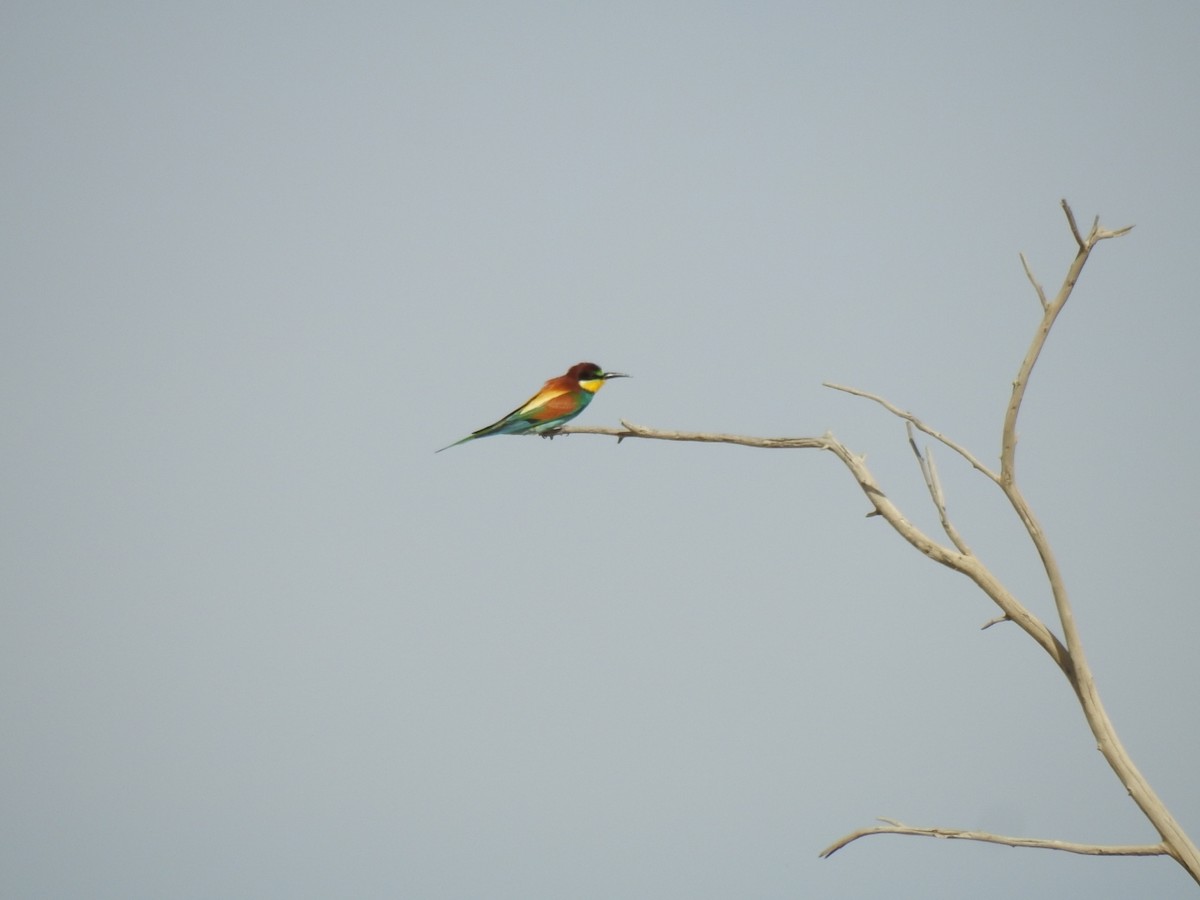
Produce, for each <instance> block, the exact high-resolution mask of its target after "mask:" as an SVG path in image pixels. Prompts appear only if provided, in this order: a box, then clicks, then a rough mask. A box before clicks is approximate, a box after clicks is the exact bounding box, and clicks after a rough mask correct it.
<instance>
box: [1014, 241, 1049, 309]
mask: <svg viewBox="0 0 1200 900" xmlns="http://www.w3.org/2000/svg"><path fill="white" fill-rule="evenodd" d="M1021 265H1022V267H1024V269H1025V277H1026V278H1028V279H1029V283H1030V284H1032V285H1033V289H1034V290H1035V291H1037V295H1038V300H1040V301H1041V304H1042V310H1043V311H1045V309H1046V307H1047V306H1049V305H1050V303H1049V302H1048V301H1047V300H1046V291H1045V290H1044V289H1043V288H1042V286H1041V284H1040V283H1039V282H1038V280H1037V279H1036V278H1034V277H1033V270H1032V269H1030V268H1029V260H1027V259H1026V258H1025V254H1024V253H1022V254H1021Z"/></svg>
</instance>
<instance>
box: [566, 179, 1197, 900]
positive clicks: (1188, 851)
mask: <svg viewBox="0 0 1200 900" xmlns="http://www.w3.org/2000/svg"><path fill="white" fill-rule="evenodd" d="M1062 208H1063V212H1064V213H1065V214H1066V217H1067V223H1068V225H1069V227H1070V229H1071V234H1072V236H1073V237H1074V239H1075V243H1076V246H1077V248H1078V249H1077V253H1076V255H1075V259H1074V261H1073V262H1072V263H1071V265H1070V267H1069V268H1068V270H1067V274H1066V276H1065V277H1064V279H1063V282H1062V285H1061V287H1060V288H1059V290H1058V293H1057V294H1056V295H1055V297H1054V299H1053V300H1048V299H1047V297H1046V293H1045V291H1044V290H1043V289H1042V286H1041V285H1040V283H1039V282H1038V280H1037V279H1036V277H1034V275H1033V271H1032V269H1031V268H1030V266H1029V263H1028V261H1027V260H1026V259H1025V257H1024V255H1023V254H1022V256H1021V263H1022V266H1023V268H1024V270H1025V275H1026V277H1027V278H1028V279H1029V282H1030V284H1031V285H1032V286H1033V288H1034V290H1035V292H1036V293H1037V296H1038V300H1039V302H1040V304H1041V307H1042V318H1041V321H1040V323H1039V324H1038V327H1037V329H1036V330H1035V332H1034V336H1033V339H1032V341H1031V343H1030V346H1029V348H1028V350H1027V352H1026V354H1025V357H1024V359H1023V360H1022V362H1021V366H1020V369H1019V371H1018V372H1017V377H1016V379H1015V380H1014V381H1013V386H1012V396H1011V398H1010V400H1009V403H1008V407H1007V409H1006V411H1005V416H1004V425H1003V428H1002V430H1001V449H1000V469H999V471H998V472H997V471H994V470H992V469H990V468H989V467H987V466H985V465H984V464H983V463H982V462H980V460H979V459H978V458H977V457H976V456H975V455H974V454H972V453H971V452H970V451H969V450H967V449H966V448H965V447H963V446H962V445H960V444H958V443H957V442H955V441H953V440H952V439H950V438H948V437H946V436H945V435H944V434H942V433H941V432H939V431H936V430H934V429H933V428H931V427H929V426H928V425H926V424H925V423H924V422H923V421H921V419H919V418H918V417H917V416H915V415H914V414H912V413H910V412H906V411H904V410H902V409H901V408H899V407H897V406H895V405H894V404H892V403H890V402H889V401H887V400H885V399H883V398H882V397H880V396H878V395H876V394H871V393H868V392H866V391H862V390H859V389H857V388H850V387H845V386H842V385H836V384H827V385H826V386H827V387H830V388H833V389H834V390H838V391H843V392H845V393H849V394H853V395H855V396H858V397H863V398H865V399H868V400H872V401H874V402H875V403H878V404H879V405H881V406H883V407H884V408H885V409H886V410H888V412H890V413H892V414H893V415H895V416H898V417H899V418H901V419H903V420H904V421H905V423H906V428H907V429H908V434H909V442H910V444H911V445H912V447H913V451H914V453H916V456H917V459H918V464H919V465H920V467H921V473H922V477H923V478H924V480H925V484H926V486H927V488H928V489H929V493H930V499H931V500H932V502H933V504H934V507H935V508H936V509H937V511H938V516H939V518H940V520H941V524H942V528H943V530H944V531H945V532H946V535H947V537H948V538H949V539H950V544H951V545H950V546H947V545H944V544H941V543H939V542H938V541H935V540H934V539H933V538H931V537H930V536H929V535H927V534H925V533H924V532H923V531H921V530H920V529H919V528H917V527H916V526H915V525H914V524H913V523H912V522H910V521H909V520H908V519H907V518H906V517H905V516H904V515H903V514H902V513H901V511H900V510H899V509H898V508H897V507H896V506H895V504H893V503H892V501H891V500H890V499H889V498H888V496H887V494H886V493H885V492H884V491H883V489H882V488H881V487H880V486H879V484H878V483H877V482H876V480H875V477H874V476H873V475H872V473H871V471H870V470H869V469H868V468H867V465H866V462H865V459H864V457H862V456H859V455H856V454H854V453H852V452H851V451H850V450H849V448H847V447H846V446H845V445H844V444H842V443H841V442H840V441H838V440H837V439H836V438H834V437H833V435H832V434H828V433H827V434H825V435H824V436H822V437H774V438H759V437H747V436H742V435H733V434H711V433H705V432H683V431H662V430H659V429H655V428H648V427H646V426H642V425H634V424H632V423H630V422H627V421H624V420H622V422H621V425H622V427H621V428H619V429H618V428H604V427H568V428H564V429H562V431H561V432H560V433H563V434H600V435H610V436H612V437H615V438H617V441H618V442H620V441H622V440H624V439H626V438H638V439H644V440H666V441H696V442H703V443H724V444H736V445H740V446H745V447H756V448H765V449H807V450H825V451H827V452H829V453H831V454H833V455H834V456H835V457H837V459H838V460H839V461H840V462H841V463H842V464H843V465H844V466H845V467H846V469H847V470H848V471H849V472H850V474H851V476H852V477H853V478H854V480H855V481H856V482H857V483H858V486H859V488H860V489H861V490H862V492H863V494H864V495H865V496H866V498H867V501H868V503H870V504H871V507H872V509H871V512H869V513H868V515H871V516H879V517H881V518H883V519H885V520H886V521H887V523H888V524H889V525H890V526H891V527H892V528H893V529H894V530H895V531H896V533H897V534H899V535H900V536H901V537H902V538H904V540H906V541H907V542H908V543H909V544H911V545H912V546H913V547H915V548H916V549H917V550H919V551H920V552H921V553H922V554H924V555H925V556H927V557H929V558H930V559H932V560H933V561H934V562H937V563H939V564H941V565H943V566H946V567H947V568H950V569H953V570H954V571H956V572H960V573H962V574H963V575H965V576H967V577H968V578H969V579H971V581H973V582H974V583H975V584H976V585H977V586H978V587H979V588H980V589H981V590H982V591H983V592H984V593H985V594H986V595H987V596H988V597H989V598H990V599H991V600H992V602H994V603H995V604H996V606H998V607H999V608H1000V611H1001V615H1000V616H998V617H996V618H994V619H992V620H991V621H989V622H988V623H986V624H985V625H984V626H983V627H984V628H988V627H990V626H991V625H994V624H996V623H997V622H1003V621H1011V622H1014V623H1016V624H1017V625H1018V626H1019V627H1020V628H1021V629H1022V630H1023V631H1024V632H1025V633H1026V634H1028V635H1029V636H1030V637H1031V638H1032V639H1033V640H1034V641H1036V642H1037V644H1038V645H1039V646H1040V647H1041V648H1042V649H1043V650H1045V651H1046V653H1047V654H1048V655H1049V656H1050V658H1051V659H1052V660H1053V661H1054V663H1055V665H1057V666H1058V668H1059V669H1060V670H1061V671H1062V673H1063V675H1064V676H1065V677H1066V679H1067V681H1068V682H1069V683H1070V685H1071V688H1072V690H1073V691H1074V692H1075V695H1076V697H1077V698H1078V701H1079V704H1080V706H1081V708H1082V709H1083V713H1084V717H1085V718H1086V720H1087V723H1088V726H1089V728H1090V729H1091V731H1092V734H1093V735H1094V736H1095V738H1096V742H1097V746H1098V749H1099V750H1100V752H1101V753H1102V754H1103V755H1104V758H1105V760H1107V762H1108V764H1109V766H1110V767H1111V768H1112V770H1113V772H1114V774H1116V776H1117V778H1118V779H1119V780H1120V782H1121V784H1122V785H1123V786H1124V787H1125V788H1126V789H1127V791H1128V792H1129V795H1130V796H1131V797H1132V798H1133V801H1134V802H1135V803H1136V804H1137V806H1138V808H1139V809H1141V810H1142V812H1143V814H1144V815H1145V816H1146V818H1147V819H1149V820H1150V822H1151V824H1152V825H1153V826H1154V828H1155V830H1156V831H1157V832H1158V834H1159V836H1160V837H1161V838H1162V842H1161V843H1159V844H1147V845H1122V846H1105V845H1092V844H1074V843H1069V842H1064V841H1050V840H1038V839H1032V838H1015V837H1005V836H1002V835H993V834H988V833H987V832H974V831H958V830H954V829H944V828H914V827H910V826H906V825H902V824H901V823H898V822H891V821H890V820H884V821H888V822H889V825H887V826H878V827H874V828H867V829H862V830H860V831H856V832H854V833H852V834H850V835H847V836H845V837H843V838H841V839H839V840H838V841H837V842H835V843H834V844H833V845H831V846H830V847H829V848H827V849H826V850H825V851H823V853H822V855H823V856H828V855H829V854H831V853H833V852H835V851H836V850H838V849H839V848H841V847H844V846H845V845H846V844H848V843H850V842H851V841H854V840H857V839H858V838H860V837H864V836H866V835H869V834H918V835H925V836H932V837H942V838H952V839H957V840H976V841H986V842H990V843H998V844H1007V845H1009V846H1020V847H1042V848H1045V849H1054V850H1063V851H1066V852H1071V853H1086V854H1092V855H1120V856H1161V855H1169V856H1171V857H1172V858H1173V859H1175V860H1176V861H1177V862H1179V864H1180V865H1182V866H1183V867H1184V868H1185V869H1186V870H1187V872H1188V874H1190V875H1191V876H1192V878H1193V879H1194V880H1195V881H1196V882H1197V883H1200V851H1198V850H1197V848H1196V845H1195V844H1194V843H1192V841H1191V839H1190V838H1189V837H1188V835H1187V834H1186V833H1185V832H1184V831H1183V829H1182V828H1180V826H1179V824H1178V823H1177V822H1176V821H1175V819H1174V817H1173V816H1172V815H1171V813H1170V811H1169V810H1168V809H1167V807H1166V805H1165V804H1164V803H1163V802H1162V800H1161V799H1160V798H1159V797H1158V795H1157V794H1155V793H1154V791H1153V790H1152V789H1151V787H1150V785H1149V783H1148V782H1147V781H1146V779H1145V777H1144V776H1143V775H1142V774H1141V772H1140V771H1139V770H1138V769H1137V767H1136V766H1135V765H1134V763H1133V761H1132V759H1131V758H1130V757H1129V754H1128V752H1127V751H1126V750H1125V747H1124V745H1123V744H1122V743H1121V742H1120V740H1119V739H1118V737H1117V733H1116V730H1115V728H1114V727H1113V724H1112V722H1111V720H1110V719H1109V717H1108V714H1107V713H1106V712H1105V711H1104V707H1103V705H1102V704H1101V702H1100V696H1099V693H1098V692H1097V690H1096V685H1095V681H1094V679H1093V676H1092V672H1091V669H1090V667H1089V666H1088V664H1087V660H1086V658H1085V656H1084V652H1083V645H1082V642H1081V641H1080V637H1079V632H1078V628H1077V626H1076V623H1075V617H1074V613H1073V611H1072V609H1071V604H1070V601H1069V598H1068V595H1067V590H1066V585H1065V581H1064V579H1063V576H1062V572H1061V571H1060V569H1059V567H1058V562H1057V560H1056V559H1055V556H1054V553H1053V550H1052V549H1051V547H1050V543H1049V540H1048V539H1047V537H1046V535H1045V532H1044V531H1043V530H1042V527H1041V525H1040V524H1039V522H1038V520H1037V518H1036V517H1035V515H1034V513H1033V510H1032V509H1031V507H1030V506H1029V503H1028V502H1027V501H1026V499H1025V497H1024V495H1023V494H1022V493H1021V491H1020V489H1019V488H1018V486H1017V480H1016V450H1017V419H1018V416H1019V414H1020V410H1021V404H1022V402H1023V400H1024V397H1025V391H1026V389H1027V388H1028V386H1029V380H1030V376H1031V375H1032V373H1033V369H1034V366H1035V365H1036V364H1037V361H1038V359H1039V357H1040V356H1041V353H1042V349H1043V348H1044V347H1045V344H1046V339H1047V337H1048V336H1049V334H1050V329H1051V328H1052V327H1053V325H1054V323H1055V321H1057V319H1058V316H1059V313H1061V312H1062V309H1063V307H1064V306H1065V305H1066V302H1067V300H1068V299H1070V296H1071V293H1072V291H1073V290H1074V287H1075V284H1076V282H1077V281H1078V279H1079V275H1080V273H1081V272H1082V271H1083V267H1084V264H1085V263H1086V262H1087V260H1088V258H1089V256H1090V255H1091V252H1092V250H1093V249H1094V248H1095V246H1096V244H1098V243H1099V242H1100V241H1104V240H1108V239H1110V238H1115V237H1120V236H1121V235H1123V234H1126V233H1128V232H1129V231H1130V229H1131V228H1132V226H1129V227H1126V228H1119V229H1117V230H1115V231H1109V230H1105V229H1102V228H1100V224H1099V219H1098V218H1097V219H1096V220H1094V221H1093V223H1092V227H1091V229H1090V230H1089V231H1088V233H1087V235H1084V234H1082V233H1081V232H1080V230H1079V226H1078V224H1077V223H1076V221H1075V215H1074V213H1073V212H1072V211H1071V207H1070V206H1069V205H1068V204H1067V202H1066V201H1065V200H1064V201H1063V202H1062ZM914 428H915V429H916V430H918V431H921V432H923V433H925V434H927V435H929V436H930V437H932V438H933V439H934V440H936V441H938V442H940V443H942V444H943V445H945V446H946V447H949V448H950V449H951V450H953V451H954V452H955V453H957V454H958V455H959V456H961V457H962V458H963V459H964V460H966V461H967V462H968V463H969V464H970V465H971V466H972V467H974V468H975V469H976V470H978V471H979V472H981V473H982V474H983V475H984V476H985V477H987V478H988V479H989V480H990V481H992V482H993V483H994V484H996V485H997V486H998V487H999V488H1000V490H1001V491H1003V493H1004V495H1005V496H1006V497H1007V498H1008V500H1009V502H1010V504H1011V505H1012V507H1013V509H1014V511H1015V512H1016V513H1017V516H1018V518H1019V519H1020V520H1021V522H1022V524H1023V525H1024V527H1025V530H1026V533H1027V534H1028V535H1029V538H1030V541H1031V542H1032V543H1033V545H1034V547H1035V548H1036V550H1037V552H1038V555H1039V557H1040V558H1041V561H1042V566H1043V569H1044V571H1045V573H1046V578H1047V580H1048V582H1049V584H1050V588H1051V591H1052V593H1053V596H1054V602H1055V609H1056V612H1057V614H1058V618H1059V623H1060V625H1061V627H1062V634H1063V638H1062V639H1061V640H1060V639H1059V637H1058V636H1057V635H1056V634H1054V632H1052V631H1051V630H1050V629H1049V628H1048V627H1047V626H1046V625H1045V624H1044V623H1043V622H1042V621H1041V620H1040V619H1038V618H1037V616H1035V615H1033V614H1032V613H1031V612H1030V611H1029V610H1028V609H1027V608H1026V607H1025V605H1024V604H1022V603H1021V602H1020V601H1019V600H1018V599H1017V598H1016V597H1015V596H1013V594H1012V593H1011V592H1010V591H1009V590H1008V589H1007V588H1006V587H1005V586H1004V585H1003V584H1002V583H1001V582H1000V580H999V579H998V578H996V576H995V575H994V574H993V573H992V572H991V570H990V569H988V567H987V566H985V565H984V564H983V563H982V562H981V561H980V559H979V558H978V557H977V556H976V555H975V554H974V553H973V552H972V551H971V550H970V548H969V547H968V546H967V544H966V542H965V541H963V539H962V537H961V535H960V534H959V532H958V530H957V529H956V528H955V526H954V525H953V523H952V521H951V520H950V517H949V515H948V514H947V512H946V503H945V496H944V494H943V491H942V486H941V483H940V481H939V479H938V476H937V470H936V468H935V467H934V464H933V459H932V457H931V456H930V455H929V453H928V451H927V452H926V453H925V454H924V455H923V454H922V453H921V451H920V450H919V448H918V447H917V445H916V442H915V440H914V439H913V433H912V429H914Z"/></svg>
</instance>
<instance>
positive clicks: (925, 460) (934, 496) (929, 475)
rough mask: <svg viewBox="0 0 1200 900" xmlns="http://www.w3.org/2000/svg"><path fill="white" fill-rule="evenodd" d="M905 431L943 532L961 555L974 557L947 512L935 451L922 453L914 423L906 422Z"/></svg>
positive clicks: (928, 450)
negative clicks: (934, 459)
mask: <svg viewBox="0 0 1200 900" xmlns="http://www.w3.org/2000/svg"><path fill="white" fill-rule="evenodd" d="M904 429H905V431H907V432H908V445H909V446H910V447H911V448H912V452H913V455H914V456H916V457H917V465H918V466H920V468H921V477H922V478H924V479H925V487H926V488H928V489H929V499H930V500H932V501H933V506H934V508H935V509H936V510H937V514H938V518H939V519H940V520H941V522H942V530H943V531H944V532H946V537H948V538H950V540H951V542H952V543H953V544H954V546H955V547H957V548H958V551H959V553H962V554H963V555H964V556H972V555H973V554H972V553H971V548H970V547H968V546H967V543H966V541H964V540H963V539H962V536H961V535H960V534H959V533H958V529H957V528H955V527H954V523H953V522H951V521H950V516H949V514H948V513H947V512H946V495H945V494H944V493H943V492H942V482H941V480H940V479H939V478H938V473H937V466H936V465H934V462H933V450H931V449H927V450H926V451H925V453H924V454H922V453H921V450H920V448H919V447H918V446H917V440H916V437H915V436H914V435H913V424H912V422H905V423H904Z"/></svg>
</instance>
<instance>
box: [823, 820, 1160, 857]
mask: <svg viewBox="0 0 1200 900" xmlns="http://www.w3.org/2000/svg"><path fill="white" fill-rule="evenodd" d="M880 821H881V822H887V823H888V824H887V825H877V826H875V827H873V828H860V829H859V830H858V831H853V832H851V833H850V834H847V835H845V836H844V837H841V838H838V839H837V840H836V841H834V842H833V843H832V844H830V845H829V846H828V847H826V848H825V849H824V850H822V851H821V854H820V855H821V856H822V857H830V856H832V855H833V854H835V853H837V852H838V851H839V850H841V849H842V848H843V847H845V846H846V845H847V844H849V843H852V842H853V841H857V840H858V839H859V838H862V837H867V836H868V835H872V834H910V835H919V836H922V837H935V838H944V839H947V840H956V841H984V842H986V843H989V844H1003V845H1004V846H1006V847H1034V848H1038V849H1041V850H1060V851H1063V852H1065V853H1082V854H1084V855H1085V856H1170V855H1171V851H1170V850H1168V849H1167V847H1166V845H1165V844H1161V843H1159V844H1077V843H1074V842H1072V841H1053V840H1045V839H1042V838H1026V837H1010V836H1008V835H1003V834H992V833H991V832H988V831H960V830H958V829H956V828H923V827H918V826H915V825H905V824H904V823H902V822H897V821H895V820H894V819H885V818H882V817H881V818H880Z"/></svg>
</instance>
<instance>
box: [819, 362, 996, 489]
mask: <svg viewBox="0 0 1200 900" xmlns="http://www.w3.org/2000/svg"><path fill="white" fill-rule="evenodd" d="M821 384H822V386H823V387H827V388H831V389H832V390H835V391H842V392H844V393H847V394H852V395H854V396H855V397H863V398H864V399H867V400H873V401H875V402H876V403H878V404H879V405H880V406H882V407H883V408H884V409H886V410H887V411H888V412H890V413H891V414H892V415H894V416H898V417H900V418H901V419H904V420H905V421H906V422H911V423H912V424H913V425H914V426H915V427H916V428H917V430H918V431H923V432H924V433H925V434H927V435H929V436H930V437H931V438H933V439H934V440H935V441H940V442H941V443H943V444H945V445H946V446H947V447H949V448H950V449H951V450H953V451H954V452H955V453H957V454H958V455H959V456H961V457H962V458H963V459H965V460H966V461H967V462H969V463H970V464H971V466H972V467H973V468H975V469H978V470H979V471H980V472H982V473H983V474H984V475H986V476H987V477H988V478H990V479H991V480H992V481H995V482H997V483H999V480H1000V476H998V475H997V474H996V473H995V472H993V471H992V470H991V469H989V468H988V467H987V466H985V465H984V464H983V463H981V462H980V461H979V460H978V459H977V458H976V457H975V454H973V453H972V452H971V451H970V450H968V449H967V448H966V447H964V446H962V445H961V444H959V443H957V442H955V441H952V440H951V439H950V438H948V437H946V436H945V435H944V434H942V433H941V432H940V431H934V430H933V429H932V428H930V427H929V426H928V425H926V424H925V423H924V422H922V421H921V420H920V419H919V418H917V416H915V415H913V414H912V413H910V412H905V411H904V410H902V409H900V407H898V406H896V405H895V404H893V403H889V402H888V401H887V400H885V399H883V398H882V397H880V396H879V395H878V394H871V393H868V392H867V391H862V390H859V389H858V388H852V387H846V386H845V385H842V384H834V383H832V382H830V381H823V382H821Z"/></svg>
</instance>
